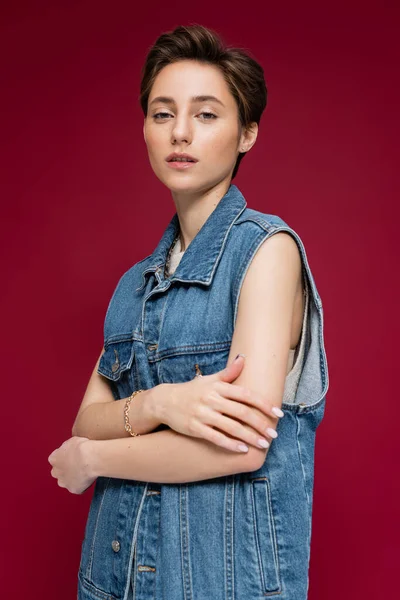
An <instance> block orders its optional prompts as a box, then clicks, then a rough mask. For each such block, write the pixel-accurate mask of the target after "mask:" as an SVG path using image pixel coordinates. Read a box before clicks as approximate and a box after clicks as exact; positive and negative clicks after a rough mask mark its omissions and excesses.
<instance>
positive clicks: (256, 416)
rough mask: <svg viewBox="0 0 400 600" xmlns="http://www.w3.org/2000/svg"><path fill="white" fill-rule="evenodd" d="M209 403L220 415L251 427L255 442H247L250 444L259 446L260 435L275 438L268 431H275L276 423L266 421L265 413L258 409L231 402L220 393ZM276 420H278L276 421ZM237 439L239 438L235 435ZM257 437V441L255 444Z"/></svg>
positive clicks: (210, 398) (212, 397)
mask: <svg viewBox="0 0 400 600" xmlns="http://www.w3.org/2000/svg"><path fill="white" fill-rule="evenodd" d="M208 403H209V404H208V405H209V407H210V408H212V409H213V410H214V411H216V412H217V413H219V414H220V415H222V414H225V415H229V416H230V417H233V418H234V419H235V420H236V422H237V421H242V422H243V423H245V424H246V425H249V426H250V427H251V428H252V430H253V431H254V436H253V441H252V442H250V440H246V441H249V443H252V444H253V445H254V443H256V444H257V445H258V439H259V437H260V435H261V436H262V437H264V436H269V437H275V436H274V435H273V434H272V436H271V433H270V432H269V431H267V429H268V428H271V429H275V427H274V422H272V419H266V417H265V415H264V413H262V412H260V411H259V410H258V409H255V407H252V406H248V405H247V404H243V403H242V402H237V401H235V400H229V399H227V398H224V397H222V396H220V395H219V394H218V393H214V394H212V395H210V396H209V398H208ZM275 420H276V418H275V419H274V421H275ZM208 422H209V420H208ZM218 427H219V425H218ZM235 437H238V436H237V435H236V434H235ZM256 437H257V441H256V442H255V438H256ZM243 441H245V440H243Z"/></svg>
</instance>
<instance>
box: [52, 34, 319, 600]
mask: <svg viewBox="0 0 400 600" xmlns="http://www.w3.org/2000/svg"><path fill="white" fill-rule="evenodd" d="M266 98H267V90H266V86H265V81H264V76H263V70H262V68H261V67H260V65H259V64H258V63H257V62H256V61H255V60H254V59H252V58H251V57H250V56H249V55H248V54H246V53H245V52H244V51H242V50H241V49H234V48H226V47H224V46H223V44H222V42H221V40H220V38H219V37H218V36H217V35H216V34H215V32H213V31H211V30H209V29H206V28H204V27H201V26H197V25H193V26H189V27H178V28H176V29H175V30H174V31H172V32H168V33H165V34H163V35H161V36H160V37H159V39H158V40H157V41H156V43H155V44H154V46H153V47H152V48H151V50H150V51H149V53H148V56H147V59H146V63H145V65H144V69H143V77H142V85H141V96H140V100H141V105H142V108H143V111H144V116H145V118H144V129H143V133H144V139H145V142H146V145H147V150H148V154H149V159H150V163H151V166H152V168H153V170H154V173H155V174H156V176H157V177H158V178H159V179H160V181H162V183H164V185H165V186H166V187H168V189H169V190H170V191H171V194H172V198H173V201H174V204H175V208H176V212H175V214H174V216H173V218H172V219H171V221H170V222H169V224H168V226H167V227H166V229H165V231H164V233H163V235H162V237H161V240H160V241H159V243H158V245H157V247H156V248H155V250H154V252H153V253H152V254H150V255H149V256H147V257H146V258H144V259H143V260H141V261H139V262H137V263H136V264H135V265H133V266H132V267H131V268H130V269H129V270H128V271H126V272H125V273H124V274H123V275H122V277H121V278H120V280H119V281H118V284H117V286H116V289H115V291H114V294H113V296H112V298H111V300H110V303H109V307H108V310H107V314H106V317H105V323H104V348H103V349H102V351H101V354H100V356H99V359H98V361H97V362H96V365H95V368H94V371H93V373H92V375H91V378H90V381H89V383H88V387H87V390H86V393H85V396H84V398H83V400H82V404H81V407H80V409H79V412H78V414H77V417H76V420H75V423H74V426H73V431H72V433H73V437H72V438H70V439H69V440H67V441H66V442H64V443H63V444H62V445H61V447H60V448H58V449H57V450H55V451H54V452H53V453H52V454H51V455H50V456H49V462H50V464H51V465H52V466H53V468H52V471H51V474H52V475H53V476H54V477H55V478H57V480H58V484H59V485H60V486H61V487H65V488H67V489H68V490H69V491H70V492H72V493H77V494H80V493H82V492H83V491H84V490H85V489H87V488H88V487H89V486H90V485H91V484H92V483H93V482H94V481H96V484H95V489H94V494H93V498H92V502H91V506H90V511H89V517H88V521H87V525H86V530H85V536H84V540H83V543H82V554H81V561H80V567H79V582H78V598H79V600H89V599H91V600H99V599H104V600H106V599H107V600H122V599H123V600H133V599H135V600H138V599H139V598H140V599H142V598H143V599H146V600H150V599H155V600H184V599H186V600H189V599H190V600H211V599H213V600H250V599H252V600H256V599H261V598H265V596H274V595H279V597H280V598H282V600H283V599H285V600H305V599H306V597H307V591H308V566H309V558H310V554H309V552H310V540H311V515H312V494H313V469H314V443H315V433H316V428H317V426H318V425H319V423H320V421H321V420H322V418H323V414H324V408H325V398H326V392H327V390H328V370H327V361H326V353H325V348H324V338H323V310H322V303H321V298H320V296H319V294H318V291H317V288H316V285H315V281H314V278H313V275H312V273H311V269H310V266H309V263H308V260H307V256H306V252H305V249H304V245H303V243H302V241H301V239H300V237H299V236H298V234H297V233H296V232H295V231H294V230H293V229H292V228H290V227H289V226H288V225H287V224H286V223H285V222H284V221H283V220H282V219H281V218H280V217H278V216H276V215H270V214H266V213H262V212H259V211H256V210H254V209H251V208H249V207H248V206H247V203H246V201H245V198H244V196H243V195H242V193H241V191H240V190H239V188H238V187H237V186H235V185H234V184H233V183H232V179H233V178H234V177H235V176H236V174H237V172H238V168H239V164H240V161H241V160H242V159H243V157H244V156H245V155H246V153H248V152H249V151H250V149H251V148H252V146H253V145H254V143H255V142H256V139H257V134H258V124H259V122H260V118H261V114H262V112H263V110H264V108H265V106H266ZM282 409H283V410H282ZM282 417H284V418H282Z"/></svg>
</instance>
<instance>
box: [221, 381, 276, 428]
mask: <svg viewBox="0 0 400 600" xmlns="http://www.w3.org/2000/svg"><path fill="white" fill-rule="evenodd" d="M215 385H216V388H215V389H216V390H217V391H218V393H219V395H220V396H223V397H224V398H228V399H231V400H238V401H240V402H243V403H245V404H248V405H249V406H254V407H255V408H258V410H260V411H261V412H262V413H264V414H265V415H267V416H268V417H271V419H273V420H274V422H275V423H276V422H277V420H278V418H280V417H279V416H277V415H276V414H275V413H274V412H272V408H273V407H272V406H271V405H270V403H269V402H268V401H267V399H266V398H265V396H262V395H261V394H258V393H257V392H254V391H253V390H250V389H249V388H247V387H245V386H243V385H237V384H232V383H227V382H225V381H219V382H218V383H216V384H215ZM283 414H284V413H283Z"/></svg>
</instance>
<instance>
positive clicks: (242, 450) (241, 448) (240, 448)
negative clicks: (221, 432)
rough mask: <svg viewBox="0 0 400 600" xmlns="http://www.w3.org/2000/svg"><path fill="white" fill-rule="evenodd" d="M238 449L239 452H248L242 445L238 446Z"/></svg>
mask: <svg viewBox="0 0 400 600" xmlns="http://www.w3.org/2000/svg"><path fill="white" fill-rule="evenodd" d="M238 449H239V450H240V452H247V451H248V447H247V446H245V445H244V444H238Z"/></svg>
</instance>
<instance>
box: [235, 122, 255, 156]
mask: <svg viewBox="0 0 400 600" xmlns="http://www.w3.org/2000/svg"><path fill="white" fill-rule="evenodd" d="M257 135H258V124H257V123H256V122H255V121H254V122H253V123H250V125H248V126H247V127H246V129H244V131H243V133H242V135H241V136H240V143H239V152H248V151H249V150H250V148H252V147H253V146H254V144H255V143H256V139H257Z"/></svg>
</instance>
